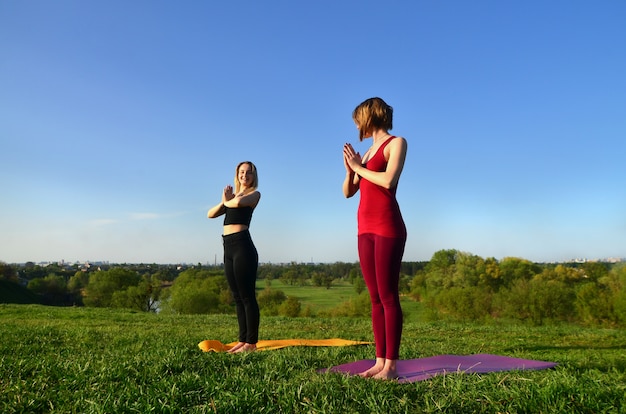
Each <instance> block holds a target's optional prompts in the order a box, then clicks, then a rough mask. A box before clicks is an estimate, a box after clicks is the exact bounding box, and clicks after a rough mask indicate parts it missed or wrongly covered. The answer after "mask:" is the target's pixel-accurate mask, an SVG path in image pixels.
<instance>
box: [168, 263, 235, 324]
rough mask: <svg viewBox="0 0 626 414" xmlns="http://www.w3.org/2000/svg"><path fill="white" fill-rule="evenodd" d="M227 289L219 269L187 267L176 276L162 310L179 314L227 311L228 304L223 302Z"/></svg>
mask: <svg viewBox="0 0 626 414" xmlns="http://www.w3.org/2000/svg"><path fill="white" fill-rule="evenodd" d="M227 290H228V286H227V283H226V279H225V278H224V276H223V274H222V273H221V272H220V271H213V270H209V269H205V268H202V269H198V268H194V269H187V270H185V271H184V272H182V273H181V274H180V275H179V276H178V277H177V278H176V280H175V281H174V283H173V284H172V286H171V287H170V288H169V295H168V297H167V300H165V301H162V302H161V306H162V309H163V310H164V311H167V312H173V313H180V314H206V313H218V312H229V310H230V309H229V306H228V304H227V303H224V302H223V301H224V300H228V299H226V298H230V296H229V295H228V296H227V295H226V294H224V291H227Z"/></svg>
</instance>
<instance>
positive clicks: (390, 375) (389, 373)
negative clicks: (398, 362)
mask: <svg viewBox="0 0 626 414" xmlns="http://www.w3.org/2000/svg"><path fill="white" fill-rule="evenodd" d="M372 378H374V379H380V380H395V379H398V371H395V370H390V369H383V370H382V371H380V372H379V373H378V374H376V375H374V376H373V377H372Z"/></svg>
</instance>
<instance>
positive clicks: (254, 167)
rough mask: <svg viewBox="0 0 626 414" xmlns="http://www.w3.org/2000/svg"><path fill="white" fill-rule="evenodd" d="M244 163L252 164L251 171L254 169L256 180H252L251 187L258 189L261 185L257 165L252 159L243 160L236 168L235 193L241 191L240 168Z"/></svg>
mask: <svg viewBox="0 0 626 414" xmlns="http://www.w3.org/2000/svg"><path fill="white" fill-rule="evenodd" d="M244 164H248V165H249V166H250V171H252V173H253V174H254V180H253V181H252V185H251V186H250V187H249V188H250V189H252V190H256V189H257V187H258V186H259V175H258V174H257V171H256V165H254V164H253V163H252V161H242V162H240V163H239V164H237V168H235V194H236V193H238V192H239V188H240V187H241V184H239V168H240V167H241V166H242V165H244Z"/></svg>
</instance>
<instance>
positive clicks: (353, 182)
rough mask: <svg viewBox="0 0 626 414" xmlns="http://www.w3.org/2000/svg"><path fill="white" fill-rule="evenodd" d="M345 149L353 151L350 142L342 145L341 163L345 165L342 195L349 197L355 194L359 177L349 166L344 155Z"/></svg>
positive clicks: (357, 189)
mask: <svg viewBox="0 0 626 414" xmlns="http://www.w3.org/2000/svg"><path fill="white" fill-rule="evenodd" d="M346 151H347V152H350V151H352V152H354V150H353V149H352V146H351V145H350V144H345V145H344V146H343V165H344V166H345V167H346V178H345V179H344V180H343V187H342V190H343V195H344V197H346V198H350V197H352V196H353V195H355V194H356V192H357V191H359V182H360V179H361V178H360V177H359V176H358V175H357V174H355V173H354V171H353V170H352V168H350V165H349V163H348V160H347V156H346ZM357 155H358V154H357Z"/></svg>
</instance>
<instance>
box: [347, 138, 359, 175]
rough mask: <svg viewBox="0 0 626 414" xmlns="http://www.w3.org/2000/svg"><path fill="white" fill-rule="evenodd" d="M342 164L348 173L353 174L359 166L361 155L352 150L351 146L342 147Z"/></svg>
mask: <svg viewBox="0 0 626 414" xmlns="http://www.w3.org/2000/svg"><path fill="white" fill-rule="evenodd" d="M343 163H344V165H345V166H346V170H348V171H349V172H354V170H356V169H357V168H358V167H359V166H360V165H361V154H359V153H358V152H356V151H355V150H354V148H352V144H344V146H343Z"/></svg>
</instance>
